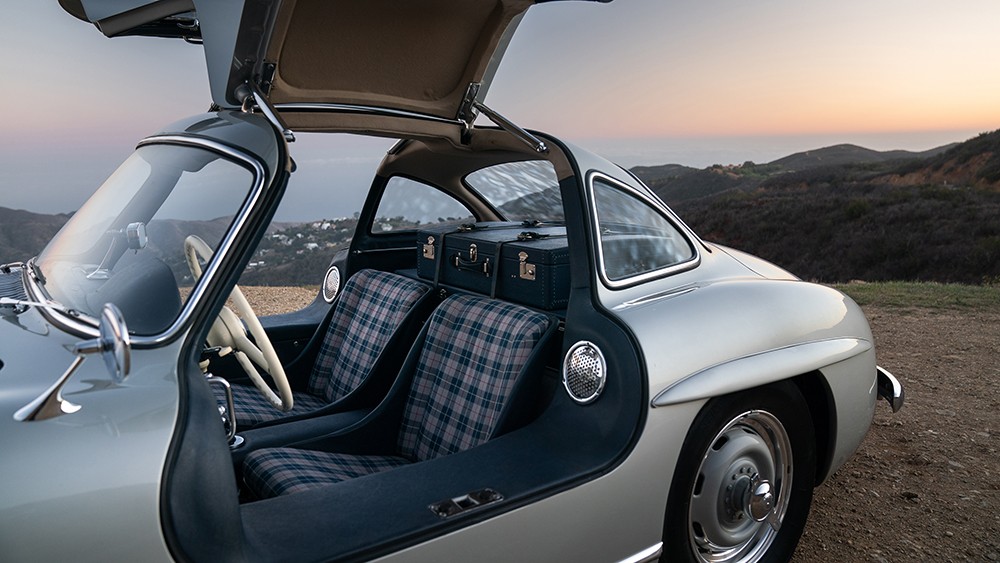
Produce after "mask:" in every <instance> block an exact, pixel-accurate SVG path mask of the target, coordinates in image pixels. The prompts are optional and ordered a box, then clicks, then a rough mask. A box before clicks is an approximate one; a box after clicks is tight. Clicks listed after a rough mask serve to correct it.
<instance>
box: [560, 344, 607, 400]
mask: <svg viewBox="0 0 1000 563" xmlns="http://www.w3.org/2000/svg"><path fill="white" fill-rule="evenodd" d="M607 373H608V364H607V362H605V361H604V354H602V353H601V350H600V349H598V347H597V346H595V345H594V344H593V343H591V342H587V341H586V340H582V341H580V342H577V343H576V344H574V345H573V346H572V347H571V348H570V349H569V351H568V352H566V359H565V360H563V385H564V386H565V387H566V392H567V393H569V396H570V397H572V398H573V400H574V401H576V402H578V403H580V404H587V403H591V402H593V401H595V400H597V397H599V396H600V395H601V392H602V391H604V382H605V381H606V379H607Z"/></svg>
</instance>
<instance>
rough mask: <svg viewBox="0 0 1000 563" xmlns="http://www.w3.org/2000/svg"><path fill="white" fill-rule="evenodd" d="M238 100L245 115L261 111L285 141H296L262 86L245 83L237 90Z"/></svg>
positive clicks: (254, 83) (249, 82) (250, 82)
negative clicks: (255, 110)
mask: <svg viewBox="0 0 1000 563" xmlns="http://www.w3.org/2000/svg"><path fill="white" fill-rule="evenodd" d="M236 99H238V100H239V101H240V103H241V104H243V106H242V108H241V109H242V111H243V113H253V111H254V108H257V109H259V110H260V112H261V113H263V114H264V117H265V118H267V120H268V121H270V122H271V125H273V126H274V127H275V128H276V129H277V130H278V131H280V132H281V135H282V136H283V137H285V140H286V141H288V142H289V143H291V142H294V141H295V133H294V132H292V130H291V129H289V128H288V125H286V124H285V120H283V119H281V116H280V115H278V110H276V109H274V106H273V105H272V104H271V100H268V99H267V96H266V95H264V92H262V91H261V89H260V86H259V85H258V84H257V83H256V82H252V81H247V82H244V83H243V84H241V85H240V86H239V88H237V89H236Z"/></svg>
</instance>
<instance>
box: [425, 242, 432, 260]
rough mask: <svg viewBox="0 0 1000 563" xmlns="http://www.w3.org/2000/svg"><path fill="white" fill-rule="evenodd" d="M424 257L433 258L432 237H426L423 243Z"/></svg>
mask: <svg viewBox="0 0 1000 563" xmlns="http://www.w3.org/2000/svg"><path fill="white" fill-rule="evenodd" d="M424 258H430V259H431V260H433V259H434V237H427V244H425V245H424Z"/></svg>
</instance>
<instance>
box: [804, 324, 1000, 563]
mask: <svg viewBox="0 0 1000 563" xmlns="http://www.w3.org/2000/svg"><path fill="white" fill-rule="evenodd" d="M865 312H866V313H867V314H868V318H869V320H870V321H871V324H872V330H873V332H874V333H875V343H876V350H877V353H878V362H879V364H880V365H882V366H883V367H885V368H886V369H888V370H889V371H891V372H893V374H895V375H896V376H897V377H898V378H899V379H900V381H901V382H902V383H903V386H904V388H905V390H906V402H905V406H904V407H903V410H901V411H900V412H898V413H896V414H892V412H891V410H890V409H889V408H888V405H887V404H886V403H885V402H884V401H881V402H880V403H879V404H878V405H877V408H876V414H875V420H874V423H873V425H872V428H871V431H870V432H869V433H868V437H867V438H866V439H865V441H864V443H863V444H862V445H861V448H860V450H859V451H858V452H857V454H855V456H854V457H853V458H852V459H851V460H850V461H849V462H848V463H847V464H845V465H844V466H843V467H842V468H841V469H840V470H839V471H838V472H837V473H836V474H834V475H833V477H832V478H830V479H829V480H827V482H826V483H825V484H823V485H822V486H820V487H819V488H817V489H816V492H815V497H814V498H813V507H812V512H811V513H810V515H809V522H808V524H807V525H806V530H805V533H804V534H803V536H802V540H801V541H800V542H799V547H798V550H797V551H796V555H795V558H794V561H797V562H800V563H805V562H812V561H818V562H837V563H843V562H850V561H879V562H881V561H1000V453H998V451H997V445H998V441H997V439H998V437H1000V416H998V414H997V413H998V411H1000V387H998V384H1000V312H996V311H988V312H986V311H975V310H970V311H968V312H954V311H944V312H941V311H935V310H925V309H912V310H898V309H878V308H873V307H867V308H865Z"/></svg>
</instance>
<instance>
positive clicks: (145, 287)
mask: <svg viewBox="0 0 1000 563" xmlns="http://www.w3.org/2000/svg"><path fill="white" fill-rule="evenodd" d="M253 183H254V175H253V173H252V172H251V171H250V170H249V169H248V168H246V167H244V166H243V165H241V164H238V163H237V162H235V161H232V160H229V159H227V158H226V157H224V156H222V155H220V154H218V153H215V152H212V151H209V150H206V149H201V148H195V147H191V146H179V145H147V146H144V147H141V148H139V149H138V150H136V152H135V153H133V154H132V156H130V157H129V158H128V160H126V161H125V162H124V163H123V164H122V165H121V166H120V167H119V168H118V170H117V171H115V173H114V174H112V175H111V177H110V178H108V180H107V181H106V182H105V183H104V184H103V185H102V186H101V187H100V188H99V189H98V190H97V192H95V193H94V195H93V196H91V198H90V199H89V200H88V201H87V203H86V204H84V206H83V207H82V208H81V209H80V210H79V211H78V212H77V213H76V214H74V215H73V217H72V218H71V219H70V220H69V222H68V223H66V225H65V226H64V227H63V228H62V230H61V231H59V233H58V234H56V236H55V237H54V238H53V239H52V241H51V242H49V244H48V246H46V247H45V250H43V251H42V253H41V254H40V255H39V257H38V260H37V262H36V263H37V265H38V267H39V270H40V271H41V273H42V275H43V276H44V278H45V282H44V287H45V289H46V291H48V293H49V295H50V296H51V297H52V298H53V299H55V300H57V301H59V302H61V303H62V304H63V305H66V306H67V307H70V308H73V309H76V310H78V311H80V312H82V313H85V314H87V315H90V316H91V317H97V316H98V314H99V312H100V310H101V307H102V306H103V305H104V303H107V302H112V303H114V304H115V305H117V306H118V307H119V308H120V309H121V310H122V313H123V314H124V316H125V319H126V321H127V322H128V324H129V328H130V329H131V331H132V332H135V333H136V334H147V335H151V334H158V333H160V332H162V331H163V330H165V329H166V328H168V327H169V326H170V325H171V324H172V322H173V321H174V319H176V318H177V315H178V314H179V313H180V310H181V307H182V306H183V303H184V300H185V299H186V298H187V296H188V295H189V294H190V292H191V287H192V286H193V285H194V282H195V281H196V280H195V279H194V278H193V276H192V274H191V272H190V270H189V268H188V265H187V262H186V260H185V251H184V247H185V239H186V238H187V237H189V236H190V235H195V236H197V237H200V238H201V239H202V240H204V241H205V242H206V243H207V244H208V246H209V247H210V248H212V249H216V248H217V247H218V244H219V242H220V241H221V240H222V238H223V236H224V235H225V233H226V232H227V231H228V230H229V227H230V225H231V224H232V222H233V219H234V217H235V216H236V214H237V213H238V211H239V210H240V208H241V207H242V206H243V203H244V201H245V200H246V198H247V195H248V194H249V193H250V189H251V188H252V186H253Z"/></svg>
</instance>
